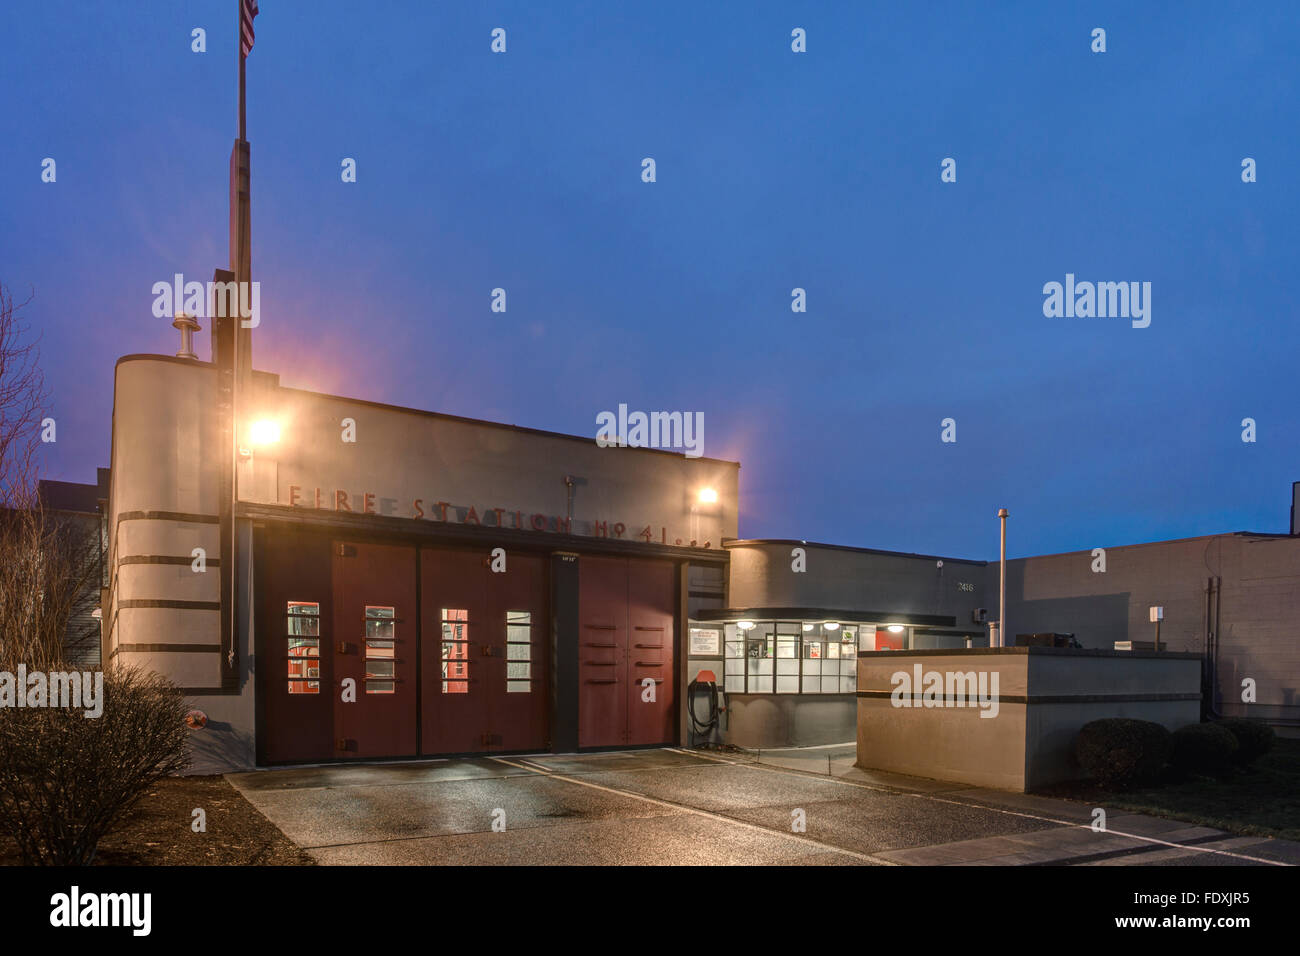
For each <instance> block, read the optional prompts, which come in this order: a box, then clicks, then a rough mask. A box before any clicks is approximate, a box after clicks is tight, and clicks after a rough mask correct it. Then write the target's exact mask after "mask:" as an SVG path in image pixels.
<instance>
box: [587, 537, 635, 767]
mask: <svg viewBox="0 0 1300 956" xmlns="http://www.w3.org/2000/svg"><path fill="white" fill-rule="evenodd" d="M578 626H579V633H578V746H579V747H617V746H621V745H622V744H624V743H626V742H627V706H628V697H629V696H630V694H629V691H628V685H627V680H628V678H627V649H628V648H627V645H628V640H627V633H628V632H627V561H626V559H623V558H588V557H584V558H582V559H581V564H580V565H579V568H578Z"/></svg>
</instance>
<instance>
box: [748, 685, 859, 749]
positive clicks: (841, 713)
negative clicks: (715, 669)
mask: <svg viewBox="0 0 1300 956" xmlns="http://www.w3.org/2000/svg"><path fill="white" fill-rule="evenodd" d="M727 706H728V708H729V710H728V722H727V742H728V743H730V744H734V745H735V746H737V747H744V748H746V749H749V750H770V749H775V748H779V747H816V746H820V745H821V744H842V743H847V742H848V741H850V740H852V739H853V732H854V724H855V716H856V714H857V700H856V699H855V698H854V697H853V695H852V694H729V695H728V696H727Z"/></svg>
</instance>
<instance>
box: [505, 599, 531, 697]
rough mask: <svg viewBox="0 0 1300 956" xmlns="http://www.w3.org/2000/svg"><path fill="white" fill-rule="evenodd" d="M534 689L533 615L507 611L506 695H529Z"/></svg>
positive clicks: (529, 612) (526, 612) (524, 612)
mask: <svg viewBox="0 0 1300 956" xmlns="http://www.w3.org/2000/svg"><path fill="white" fill-rule="evenodd" d="M532 689H533V615H532V612H531V611H506V693H508V694H528V693H531V692H532Z"/></svg>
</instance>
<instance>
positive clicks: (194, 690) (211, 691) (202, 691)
mask: <svg viewBox="0 0 1300 956" xmlns="http://www.w3.org/2000/svg"><path fill="white" fill-rule="evenodd" d="M177 689H178V690H179V691H180V692H181V693H182V694H184V695H185V696H186V697H238V696H239V695H240V693H241V692H240V691H238V690H226V689H225V688H224V687H180V688H177Z"/></svg>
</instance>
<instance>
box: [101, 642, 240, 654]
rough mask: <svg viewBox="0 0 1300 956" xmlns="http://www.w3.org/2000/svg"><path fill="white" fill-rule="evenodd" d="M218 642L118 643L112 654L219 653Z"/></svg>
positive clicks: (219, 646)
mask: <svg viewBox="0 0 1300 956" xmlns="http://www.w3.org/2000/svg"><path fill="white" fill-rule="evenodd" d="M220 653H221V645H220V644H119V645H117V647H115V648H113V654H114V656H116V655H117V654H220Z"/></svg>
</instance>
